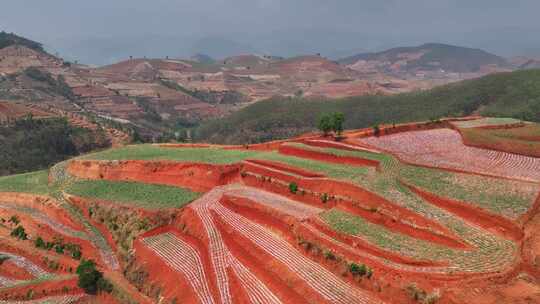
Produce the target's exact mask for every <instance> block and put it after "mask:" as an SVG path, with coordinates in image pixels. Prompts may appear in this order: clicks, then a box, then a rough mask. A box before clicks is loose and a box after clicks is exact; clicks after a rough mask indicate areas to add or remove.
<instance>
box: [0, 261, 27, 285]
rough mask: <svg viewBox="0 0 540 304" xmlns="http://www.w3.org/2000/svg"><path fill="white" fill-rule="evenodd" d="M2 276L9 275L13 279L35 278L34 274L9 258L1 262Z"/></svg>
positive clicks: (0, 270)
mask: <svg viewBox="0 0 540 304" xmlns="http://www.w3.org/2000/svg"><path fill="white" fill-rule="evenodd" d="M0 276H3V277H7V278H10V279H13V280H23V281H27V280H31V279H33V278H34V276H33V275H32V274H30V273H29V272H28V271H26V270H25V269H24V268H20V267H19V266H17V265H15V264H14V263H13V262H12V261H10V260H7V261H4V262H2V264H0Z"/></svg>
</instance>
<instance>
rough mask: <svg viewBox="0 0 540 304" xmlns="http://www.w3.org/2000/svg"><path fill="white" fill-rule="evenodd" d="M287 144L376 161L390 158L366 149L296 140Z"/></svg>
mask: <svg viewBox="0 0 540 304" xmlns="http://www.w3.org/2000/svg"><path fill="white" fill-rule="evenodd" d="M285 145H287V146H293V147H297V148H301V149H304V150H310V151H315V152H322V153H327V154H332V155H336V156H349V157H358V158H365V159H369V160H375V161H384V160H386V159H387V158H388V156H387V155H385V154H383V153H380V154H377V153H370V152H364V151H349V150H343V149H336V148H323V147H314V146H309V145H306V144H302V143H295V142H292V143H286V144H285Z"/></svg>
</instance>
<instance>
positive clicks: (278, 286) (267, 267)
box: [211, 211, 327, 303]
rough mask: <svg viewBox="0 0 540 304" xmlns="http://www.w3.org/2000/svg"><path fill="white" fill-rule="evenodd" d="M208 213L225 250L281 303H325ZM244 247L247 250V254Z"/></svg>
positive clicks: (274, 260)
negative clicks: (217, 230) (218, 231)
mask: <svg viewBox="0 0 540 304" xmlns="http://www.w3.org/2000/svg"><path fill="white" fill-rule="evenodd" d="M211 212H212V216H213V219H214V222H215V224H216V226H217V227H218V229H219V230H220V231H221V234H222V237H223V240H224V242H225V244H226V245H227V248H228V249H229V250H230V251H231V253H232V254H233V255H234V256H235V257H236V258H237V259H238V260H239V261H240V262H241V263H242V264H244V265H245V266H246V267H248V268H249V269H250V270H251V272H253V273H254V274H255V275H256V276H257V278H259V279H260V280H261V281H262V282H263V283H264V284H265V285H266V286H267V287H268V288H269V289H270V290H271V291H272V292H273V293H274V294H275V295H276V296H277V297H278V298H280V300H281V301H282V302H283V303H308V302H311V303H327V301H325V300H324V299H323V298H322V297H321V296H320V294H318V293H317V292H316V291H315V290H313V289H312V288H311V287H310V286H309V285H307V283H306V282H305V281H304V280H303V279H301V278H300V277H299V276H298V275H297V274H295V273H292V272H291V271H290V269H289V268H288V267H287V266H286V265H283V264H282V263H280V262H279V261H277V260H276V259H275V258H274V257H273V256H271V255H270V254H269V253H268V252H265V251H264V250H262V249H260V248H259V247H258V246H256V245H254V244H253V243H252V241H251V240H249V239H247V238H246V237H244V236H243V235H242V234H240V233H238V232H236V230H234V229H232V228H231V227H229V226H228V224H226V223H225V222H224V221H222V220H221V218H220V217H219V215H218V214H217V213H216V212H214V211H211ZM245 248H249V249H250V250H249V252H248V251H246V249H245ZM285 282H287V283H285ZM301 295H302V296H301ZM306 300H307V301H306Z"/></svg>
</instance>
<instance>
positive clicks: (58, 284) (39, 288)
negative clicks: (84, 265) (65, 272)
mask: <svg viewBox="0 0 540 304" xmlns="http://www.w3.org/2000/svg"><path fill="white" fill-rule="evenodd" d="M29 290H33V291H34V296H33V298H32V299H34V300H37V299H40V298H47V297H51V296H59V295H76V294H84V291H83V290H82V289H81V288H79V287H78V286H77V278H76V277H75V276H73V277H71V278H68V279H64V280H51V281H45V282H37V283H34V284H29V285H26V284H25V285H22V286H15V287H11V288H4V289H3V290H2V291H1V292H0V299H2V300H7V301H25V300H27V299H28V298H27V297H28V291H29Z"/></svg>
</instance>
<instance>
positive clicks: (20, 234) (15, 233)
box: [10, 226, 28, 240]
mask: <svg viewBox="0 0 540 304" xmlns="http://www.w3.org/2000/svg"><path fill="white" fill-rule="evenodd" d="M10 235H11V236H12V237H15V238H18V239H19V240H27V239H28V235H27V234H26V231H25V230H24V227H23V226H17V228H15V229H13V230H12V231H11V234H10Z"/></svg>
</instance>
